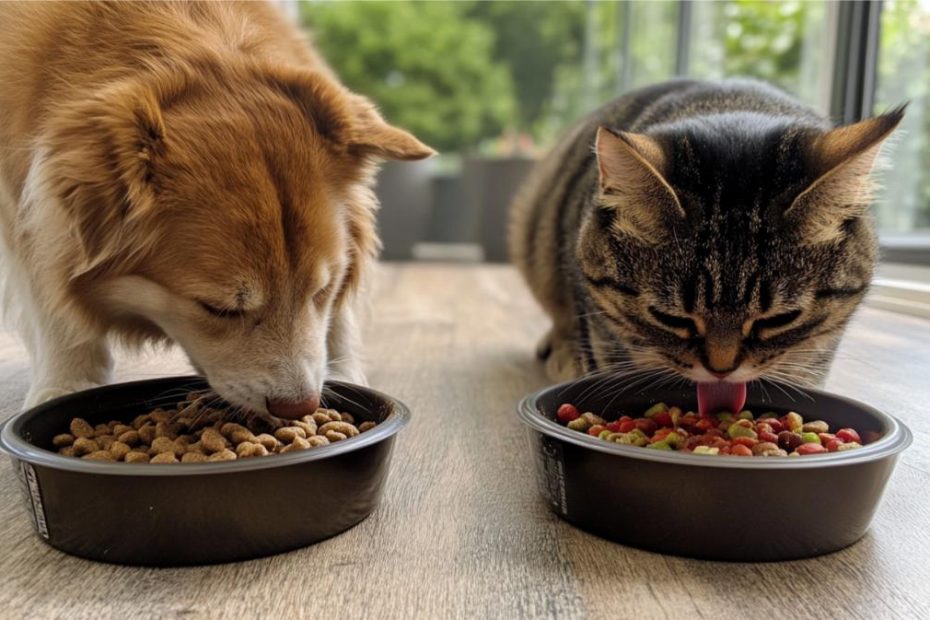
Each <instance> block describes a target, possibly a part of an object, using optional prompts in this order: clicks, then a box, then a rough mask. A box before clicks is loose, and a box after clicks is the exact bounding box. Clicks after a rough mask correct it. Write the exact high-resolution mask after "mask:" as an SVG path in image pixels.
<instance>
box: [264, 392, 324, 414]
mask: <svg viewBox="0 0 930 620" xmlns="http://www.w3.org/2000/svg"><path fill="white" fill-rule="evenodd" d="M265 406H266V407H268V413H270V414H271V415H273V416H276V417H279V418H286V419H288V420H296V419H298V418H302V417H304V416H305V415H310V414H312V413H314V412H315V411H316V410H317V409H319V408H320V396H319V394H311V395H310V396H308V397H307V398H305V399H303V400H299V401H291V400H283V399H278V398H266V399H265Z"/></svg>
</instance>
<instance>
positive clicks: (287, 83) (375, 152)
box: [261, 67, 436, 161]
mask: <svg viewBox="0 0 930 620" xmlns="http://www.w3.org/2000/svg"><path fill="white" fill-rule="evenodd" d="M261 75H262V76H263V77H264V78H265V79H266V80H270V81H271V83H272V84H273V85H274V86H275V87H276V88H278V89H279V90H281V91H282V92H284V93H285V94H286V95H287V96H288V97H289V98H290V99H292V100H293V101H294V102H295V103H296V104H297V105H298V106H299V107H300V109H301V111H302V112H303V114H304V116H306V117H307V119H309V120H310V122H311V123H312V124H313V126H314V127H315V128H316V130H317V132H318V133H319V134H320V135H321V136H323V137H324V138H327V139H328V140H330V142H332V143H333V144H334V145H335V146H337V147H338V148H341V149H345V150H346V151H348V152H350V153H355V154H358V155H363V156H373V157H380V158H382V159H397V160H404V161H412V160H416V159H425V158H427V157H430V156H432V155H435V154H436V151H434V150H433V149H431V148H430V147H428V146H426V145H425V144H423V143H422V142H420V141H419V140H417V139H416V138H415V137H414V136H413V135H412V134H410V133H409V132H407V131H404V130H403V129H399V128H397V127H394V126H392V125H389V124H388V123H387V122H385V120H384V119H383V118H382V117H381V115H380V114H379V113H378V110H377V108H376V107H375V106H374V104H372V103H371V101H369V100H368V99H366V98H365V97H362V96H360V95H357V94H355V93H352V92H350V91H349V90H348V89H346V88H344V87H343V86H342V85H340V84H339V83H338V82H336V81H334V80H333V79H332V78H330V77H329V76H327V75H324V74H322V73H319V72H312V71H306V70H303V69H291V68H287V67H274V68H265V69H264V70H263V71H262V72H261Z"/></svg>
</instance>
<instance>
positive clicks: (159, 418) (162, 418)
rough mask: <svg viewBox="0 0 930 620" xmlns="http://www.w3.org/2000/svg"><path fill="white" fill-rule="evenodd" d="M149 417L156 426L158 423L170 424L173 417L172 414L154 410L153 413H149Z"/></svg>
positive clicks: (162, 410)
mask: <svg viewBox="0 0 930 620" xmlns="http://www.w3.org/2000/svg"><path fill="white" fill-rule="evenodd" d="M149 417H150V418H151V419H152V421H153V422H155V423H156V424H157V423H159V422H166V423H167V422H170V421H171V418H173V417H174V413H173V412H168V411H165V410H164V409H156V410H155V411H152V412H151V413H149Z"/></svg>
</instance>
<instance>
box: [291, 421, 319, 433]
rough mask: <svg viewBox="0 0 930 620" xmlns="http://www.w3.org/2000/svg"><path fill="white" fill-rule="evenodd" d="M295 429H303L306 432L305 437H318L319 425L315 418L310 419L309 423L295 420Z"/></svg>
mask: <svg viewBox="0 0 930 620" xmlns="http://www.w3.org/2000/svg"><path fill="white" fill-rule="evenodd" d="M292 424H293V426H294V427H295V428H302V429H303V430H304V435H305V436H307V437H312V436H313V435H316V429H317V425H316V422H314V421H313V418H310V421H309V422H304V421H303V420H294V421H293V422H292Z"/></svg>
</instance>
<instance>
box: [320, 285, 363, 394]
mask: <svg viewBox="0 0 930 620" xmlns="http://www.w3.org/2000/svg"><path fill="white" fill-rule="evenodd" d="M357 303H358V302H357V301H356V300H354V299H348V300H345V301H344V302H343V303H342V304H340V305H339V306H338V307H337V308H336V309H335V311H334V314H333V320H332V323H331V324H330V327H329V334H328V336H327V348H328V349H329V359H330V363H329V373H328V376H327V379H336V380H339V381H348V382H349V383H357V384H359V385H368V380H367V379H366V378H365V371H364V370H363V369H362V360H361V352H362V338H361V328H360V327H359V321H358V314H357V313H358V309H357V308H356V304H357Z"/></svg>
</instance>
